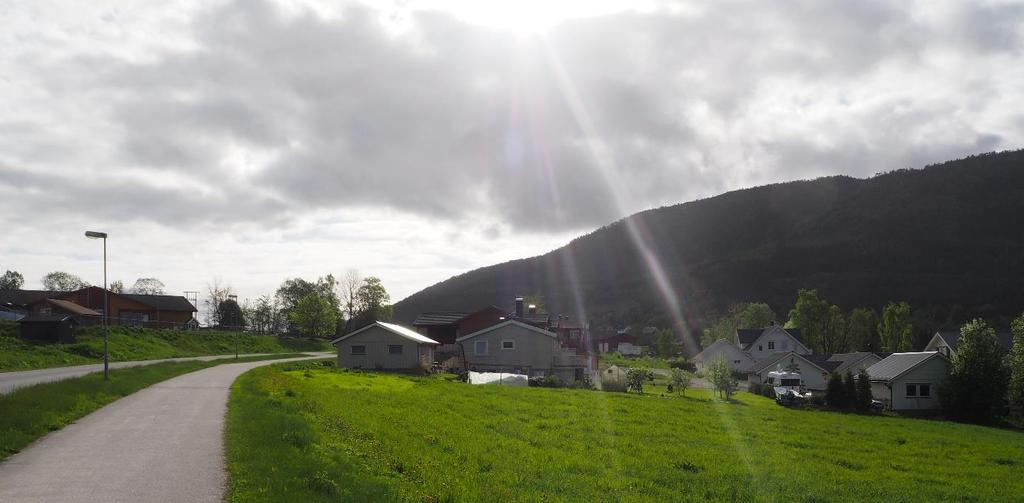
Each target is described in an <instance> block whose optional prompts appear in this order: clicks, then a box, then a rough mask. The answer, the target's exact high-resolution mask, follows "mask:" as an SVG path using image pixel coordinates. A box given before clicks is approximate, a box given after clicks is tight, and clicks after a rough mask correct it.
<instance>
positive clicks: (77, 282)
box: [43, 271, 89, 292]
mask: <svg viewBox="0 0 1024 503" xmlns="http://www.w3.org/2000/svg"><path fill="white" fill-rule="evenodd" d="M87 286H89V283H87V282H86V281H84V280H83V279H82V278H79V277H78V276H75V275H74V274H71V273H67V272H64V271H53V272H51V273H48V274H47V275H46V276H43V289H44V290H50V291H51V292H70V291H72V290H79V289H82V288H85V287H87Z"/></svg>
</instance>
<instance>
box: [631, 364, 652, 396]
mask: <svg viewBox="0 0 1024 503" xmlns="http://www.w3.org/2000/svg"><path fill="white" fill-rule="evenodd" d="M653 379H654V372H651V370H650V369H629V370H628V371H627V372H626V389H627V390H633V391H636V392H637V393H639V394H641V395H642V394H644V382H645V381H650V380H653Z"/></svg>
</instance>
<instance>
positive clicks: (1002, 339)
mask: <svg viewBox="0 0 1024 503" xmlns="http://www.w3.org/2000/svg"><path fill="white" fill-rule="evenodd" d="M996 339H997V340H998V341H999V345H1000V346H1002V347H1003V350H1005V351H1006V352H1010V348H1012V347H1013V334H1012V333H1011V332H1006V331H1002V332H996ZM959 346H960V331H959V330H949V331H943V332H935V335H933V336H932V338H931V340H929V341H928V345H927V346H925V347H924V350H925V351H938V352H940V353H942V354H943V356H945V357H946V358H949V359H951V360H952V359H953V357H954V356H956V350H957V348H958V347H959Z"/></svg>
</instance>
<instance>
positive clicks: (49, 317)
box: [18, 314, 78, 325]
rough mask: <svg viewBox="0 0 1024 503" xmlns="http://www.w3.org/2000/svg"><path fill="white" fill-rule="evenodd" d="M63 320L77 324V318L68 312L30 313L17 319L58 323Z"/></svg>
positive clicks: (27, 321)
mask: <svg viewBox="0 0 1024 503" xmlns="http://www.w3.org/2000/svg"><path fill="white" fill-rule="evenodd" d="M65 320H68V321H71V322H72V323H74V324H76V325H77V324H78V320H76V319H75V317H74V316H71V315H70V314H30V315H28V316H26V317H24V318H22V319H20V320H18V323H59V322H62V321H65Z"/></svg>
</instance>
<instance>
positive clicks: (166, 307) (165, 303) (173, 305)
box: [118, 293, 196, 313]
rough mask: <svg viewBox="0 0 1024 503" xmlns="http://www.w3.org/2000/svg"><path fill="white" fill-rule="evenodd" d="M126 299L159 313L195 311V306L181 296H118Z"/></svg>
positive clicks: (125, 294) (124, 294)
mask: <svg viewBox="0 0 1024 503" xmlns="http://www.w3.org/2000/svg"><path fill="white" fill-rule="evenodd" d="M118 295H120V296H122V297H127V298H129V299H131V300H134V301H135V302H141V303H143V304H145V305H147V306H149V307H152V308H153V309H157V310H160V311H187V312H190V313H191V312H194V311H196V306H193V305H192V303H191V302H189V301H188V299H186V298H185V297H182V296H181V295H139V294H134V293H121V294H118Z"/></svg>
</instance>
